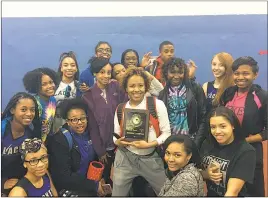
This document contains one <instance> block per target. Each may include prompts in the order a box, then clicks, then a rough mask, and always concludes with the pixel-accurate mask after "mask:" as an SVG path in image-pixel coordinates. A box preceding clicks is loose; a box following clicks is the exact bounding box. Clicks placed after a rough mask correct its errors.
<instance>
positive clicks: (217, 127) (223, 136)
mask: <svg viewBox="0 0 268 198" xmlns="http://www.w3.org/2000/svg"><path fill="white" fill-rule="evenodd" d="M233 128H234V127H233V126H232V125H231V123H230V122H229V121H228V120H227V119H226V118H225V117H223V116H214V117H211V118H210V129H211V134H212V135H213V137H214V138H215V139H216V141H217V142H218V143H219V144H220V145H227V144H230V143H232V142H233V141H234V132H233Z"/></svg>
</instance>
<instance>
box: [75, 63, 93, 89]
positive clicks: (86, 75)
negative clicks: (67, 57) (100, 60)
mask: <svg viewBox="0 0 268 198" xmlns="http://www.w3.org/2000/svg"><path fill="white" fill-rule="evenodd" d="M79 81H80V83H86V85H87V86H89V87H92V86H93V85H94V76H93V75H92V73H91V71H90V67H88V68H86V69H85V70H84V71H83V72H82V73H81V74H80V78H79Z"/></svg>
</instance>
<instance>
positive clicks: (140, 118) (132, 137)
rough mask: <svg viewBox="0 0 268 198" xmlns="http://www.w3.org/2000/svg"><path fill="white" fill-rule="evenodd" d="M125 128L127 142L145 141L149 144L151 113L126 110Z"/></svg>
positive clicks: (139, 110)
mask: <svg viewBox="0 0 268 198" xmlns="http://www.w3.org/2000/svg"><path fill="white" fill-rule="evenodd" d="M123 127H124V136H125V138H126V140H127V141H137V140H145V141H146V142H148V133H149V111H148V110H142V109H128V108H126V109H125V110H124V123H123Z"/></svg>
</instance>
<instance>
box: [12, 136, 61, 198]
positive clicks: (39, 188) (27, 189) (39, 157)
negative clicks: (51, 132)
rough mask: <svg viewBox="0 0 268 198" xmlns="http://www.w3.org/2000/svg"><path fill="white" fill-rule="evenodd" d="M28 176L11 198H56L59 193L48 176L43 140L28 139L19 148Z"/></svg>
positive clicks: (20, 181) (15, 189) (18, 184)
mask: <svg viewBox="0 0 268 198" xmlns="http://www.w3.org/2000/svg"><path fill="white" fill-rule="evenodd" d="M19 152H20V153H21V159H22V160H23V166H24V167H25V168H26V169H27V173H26V175H25V176H24V177H23V178H22V179H21V180H19V182H18V183H17V184H16V186H15V187H14V188H13V189H12V190H11V191H10V193H9V197H13V196H14V197H15V196H16V197H18V196H20V197H44V196H45V197H55V196H58V193H57V191H56V189H55V187H54V185H53V182H52V180H51V178H50V175H49V174H48V171H47V169H48V154H47V149H46V147H45V145H44V144H43V143H42V140H41V139H37V138H34V139H26V140H24V142H23V143H22V144H21V146H20V147H19Z"/></svg>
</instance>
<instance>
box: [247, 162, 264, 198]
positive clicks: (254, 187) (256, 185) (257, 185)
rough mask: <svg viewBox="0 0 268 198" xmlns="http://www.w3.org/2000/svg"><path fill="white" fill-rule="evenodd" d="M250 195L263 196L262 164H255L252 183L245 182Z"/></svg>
mask: <svg viewBox="0 0 268 198" xmlns="http://www.w3.org/2000/svg"><path fill="white" fill-rule="evenodd" d="M246 187H247V193H248V195H249V196H250V197H264V176H263V164H257V165H256V168H255V173H254V180H253V184H249V183H247V184H246Z"/></svg>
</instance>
